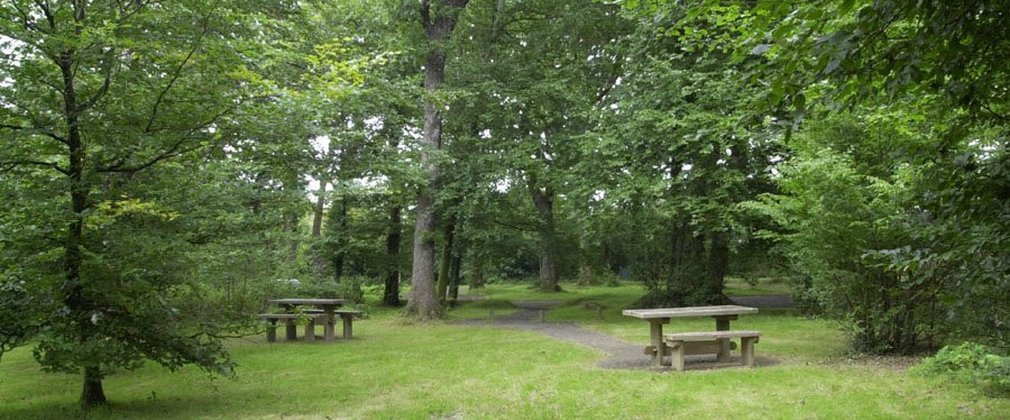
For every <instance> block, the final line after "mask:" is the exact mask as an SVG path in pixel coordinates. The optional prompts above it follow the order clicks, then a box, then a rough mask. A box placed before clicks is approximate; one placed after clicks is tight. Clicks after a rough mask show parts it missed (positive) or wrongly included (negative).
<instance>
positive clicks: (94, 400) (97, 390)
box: [81, 367, 106, 408]
mask: <svg viewBox="0 0 1010 420" xmlns="http://www.w3.org/2000/svg"><path fill="white" fill-rule="evenodd" d="M100 372H101V371H100V370H98V369H97V368H93V367H89V368H85V369H84V387H83V389H82V390H81V405H83V406H84V407H88V408H90V407H95V406H99V405H102V404H105V403H106V399H105V390H104V389H103V388H102V375H101V373H100Z"/></svg>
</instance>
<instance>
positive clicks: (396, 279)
mask: <svg viewBox="0 0 1010 420" xmlns="http://www.w3.org/2000/svg"><path fill="white" fill-rule="evenodd" d="M401 231H402V228H401V224H400V206H398V205H392V206H390V207H389V226H388V229H387V231H386V259H387V264H388V266H387V268H386V288H385V290H384V291H383V292H382V304H383V305H386V306H400V304H401V302H400V232H401Z"/></svg>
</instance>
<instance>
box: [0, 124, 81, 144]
mask: <svg viewBox="0 0 1010 420" xmlns="http://www.w3.org/2000/svg"><path fill="white" fill-rule="evenodd" d="M4 128H6V129H8V130H15V131H27V132H30V133H31V134H41V135H43V136H46V137H49V138H51V139H53V140H56V141H58V142H60V143H63V144H67V139H65V138H63V137H60V136H59V135H57V134H56V133H53V132H51V131H49V130H46V129H44V128H39V127H24V126H20V125H11V124H0V129H4Z"/></svg>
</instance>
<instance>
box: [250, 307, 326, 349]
mask: <svg viewBox="0 0 1010 420" xmlns="http://www.w3.org/2000/svg"><path fill="white" fill-rule="evenodd" d="M259 317H260V318H262V319H264V320H266V321H267V322H269V323H270V325H269V326H267V342H270V343H273V342H275V341H277V321H284V336H285V338H286V339H288V340H297V339H298V333H297V330H296V326H295V321H297V320H298V319H302V318H304V319H307V320H308V323H306V324H305V341H315V340H316V321H319V320H324V319H326V315H317V314H305V315H299V314H259Z"/></svg>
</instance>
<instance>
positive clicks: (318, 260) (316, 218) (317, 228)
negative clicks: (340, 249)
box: [311, 181, 326, 277]
mask: <svg viewBox="0 0 1010 420" xmlns="http://www.w3.org/2000/svg"><path fill="white" fill-rule="evenodd" d="M325 208H326V183H325V182H323V181H319V190H318V191H316V203H315V205H314V206H313V207H312V232H311V235H312V244H313V253H312V254H313V255H312V269H313V270H314V271H315V273H316V275H318V276H319V277H323V276H324V275H325V273H326V252H325V250H324V248H323V245H322V241H321V240H320V238H321V237H322V236H323V217H324V216H325V214H324V211H325Z"/></svg>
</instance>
